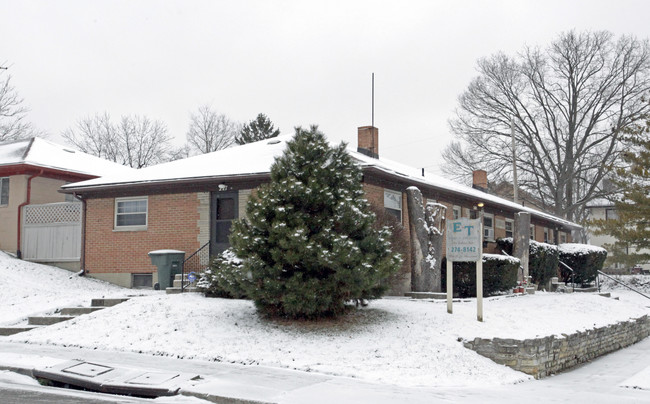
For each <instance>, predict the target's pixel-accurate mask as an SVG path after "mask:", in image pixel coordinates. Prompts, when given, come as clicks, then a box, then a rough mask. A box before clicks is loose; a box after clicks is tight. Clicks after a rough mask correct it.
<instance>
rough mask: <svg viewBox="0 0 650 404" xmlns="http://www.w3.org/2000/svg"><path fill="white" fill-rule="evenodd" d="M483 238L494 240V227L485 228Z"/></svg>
mask: <svg viewBox="0 0 650 404" xmlns="http://www.w3.org/2000/svg"><path fill="white" fill-rule="evenodd" d="M483 238H484V239H485V240H494V229H483Z"/></svg>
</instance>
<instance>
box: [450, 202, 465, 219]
mask: <svg viewBox="0 0 650 404" xmlns="http://www.w3.org/2000/svg"><path fill="white" fill-rule="evenodd" d="M451 212H452V213H451V217H452V219H460V218H461V217H462V216H463V210H462V209H461V207H460V206H458V205H454V206H452V207H451Z"/></svg>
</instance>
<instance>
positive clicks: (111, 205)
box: [85, 193, 200, 273]
mask: <svg viewBox="0 0 650 404" xmlns="http://www.w3.org/2000/svg"><path fill="white" fill-rule="evenodd" d="M148 199H149V201H148V215H149V216H148V226H147V230H142V231H114V230H113V227H114V226H113V224H114V214H115V198H101V199H89V200H87V201H86V245H85V259H86V261H85V269H86V270H87V271H89V272H90V273H138V272H155V271H156V267H155V266H154V265H151V259H150V258H149V256H148V255H147V253H148V252H149V251H152V250H160V249H175V250H181V251H185V253H186V256H188V255H189V254H191V253H193V252H194V251H196V250H197V249H198V248H199V247H200V245H199V242H198V239H197V237H198V234H199V229H198V225H197V221H198V220H199V213H198V207H199V201H198V197H197V194H195V193H189V194H166V195H150V196H149V198H148Z"/></svg>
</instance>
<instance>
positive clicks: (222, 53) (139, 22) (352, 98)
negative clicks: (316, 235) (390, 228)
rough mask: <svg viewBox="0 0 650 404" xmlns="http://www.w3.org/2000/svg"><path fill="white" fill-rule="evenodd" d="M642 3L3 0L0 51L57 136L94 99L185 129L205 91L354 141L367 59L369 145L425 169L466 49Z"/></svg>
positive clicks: (497, 46)
mask: <svg viewBox="0 0 650 404" xmlns="http://www.w3.org/2000/svg"><path fill="white" fill-rule="evenodd" d="M649 16H650V1H642V0H639V1H625V0H618V1H613V0H608V1H596V0H586V1H568V0H564V1H548V0H545V1H541V0H540V1H524V0H517V1H494V0H484V1H452V0H444V1H396V0H393V1H381V0H371V1H354V0H346V1H333V0H327V1H307V0H303V1H271V0H266V1H244V0H240V1H229V2H226V1H188V0H186V1H169V0H159V1H133V0H130V1H22V0H21V1H18V0H15V1H10V0H0V64H3V63H4V64H5V65H6V66H9V73H10V74H11V75H12V81H13V85H14V87H15V88H16V89H17V90H18V92H19V93H20V95H21V96H22V97H23V98H24V100H25V104H26V105H27V106H28V107H29V108H30V110H31V111H30V115H29V118H30V120H31V121H32V122H33V123H34V125H35V126H36V127H37V128H39V129H41V130H43V131H45V132H47V133H49V134H50V135H51V137H52V139H53V140H54V141H57V142H61V143H62V142H63V139H62V138H61V137H60V134H61V132H62V131H63V130H65V129H66V128H68V127H70V126H73V125H74V124H75V122H76V121H78V120H79V119H81V118H83V117H85V116H89V115H94V114H95V113H101V112H104V111H106V112H108V113H110V114H111V115H112V116H113V117H114V118H115V120H117V118H119V116H120V115H122V114H143V115H147V116H149V117H150V118H154V119H159V120H162V121H163V122H165V123H166V124H167V126H168V129H169V131H170V133H171V134H172V135H173V136H174V137H175V139H176V143H177V144H178V145H181V144H182V143H184V141H185V133H186V131H187V127H188V123H189V114H190V113H191V112H193V111H196V110H197V109H198V107H199V106H200V105H203V104H210V105H212V107H213V108H214V109H215V110H217V111H218V112H220V113H224V114H226V115H228V116H229V117H230V118H232V119H234V120H237V121H242V122H244V121H249V120H251V119H253V118H255V116H256V115H257V114H258V113H260V112H263V113H265V114H266V115H268V116H269V118H270V119H271V120H272V121H273V122H274V123H275V124H276V127H279V128H280V130H281V131H282V133H283V134H289V133H293V127H294V126H297V125H302V126H307V125H310V124H318V125H319V126H320V128H321V130H322V131H323V132H324V133H325V134H326V135H327V136H328V137H329V138H330V139H334V140H345V141H347V142H349V143H352V144H355V145H356V133H357V127H358V126H364V125H369V124H370V122H371V74H372V73H373V72H374V73H375V126H377V127H378V128H379V147H380V148H379V153H380V155H381V156H383V157H386V158H390V159H392V160H396V161H400V162H403V163H408V164H410V165H412V166H415V167H428V168H427V169H428V170H432V171H434V172H435V171H437V166H438V165H439V163H440V162H441V158H440V151H441V150H442V149H443V148H444V146H445V145H446V144H448V143H449V141H450V140H451V135H450V133H449V128H448V123H447V121H448V119H449V118H450V117H452V115H453V111H454V109H455V108H456V103H457V97H458V96H459V95H460V94H461V93H462V92H463V91H464V89H465V88H466V87H467V85H468V84H469V82H470V80H471V79H472V77H474V76H475V75H476V70H475V67H476V61H477V59H479V58H481V57H484V56H489V55H491V54H493V53H495V52H498V51H503V52H505V53H508V54H514V53H515V52H518V51H520V50H521V49H522V48H523V46H524V45H541V46H544V45H546V44H548V43H549V42H550V41H551V40H552V39H553V38H555V37H556V36H557V35H558V33H560V32H562V31H567V30H570V29H577V30H609V31H612V32H613V33H614V34H616V35H617V36H618V35H621V34H633V35H635V36H637V37H639V38H648V37H650V23H648V19H649V18H650V17H649Z"/></svg>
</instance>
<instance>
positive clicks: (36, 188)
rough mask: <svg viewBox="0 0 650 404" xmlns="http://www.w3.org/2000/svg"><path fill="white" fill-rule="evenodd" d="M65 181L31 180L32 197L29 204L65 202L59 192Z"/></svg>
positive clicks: (38, 178) (40, 178)
mask: <svg viewBox="0 0 650 404" xmlns="http://www.w3.org/2000/svg"><path fill="white" fill-rule="evenodd" d="M63 185H65V181H61V180H54V179H50V178H42V177H36V178H34V179H32V197H31V201H30V204H32V205H40V204H42V203H53V202H65V194H62V193H60V192H58V191H59V188H61V186H63Z"/></svg>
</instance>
